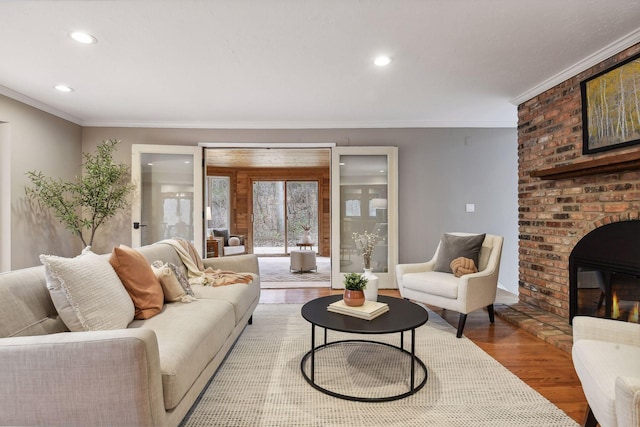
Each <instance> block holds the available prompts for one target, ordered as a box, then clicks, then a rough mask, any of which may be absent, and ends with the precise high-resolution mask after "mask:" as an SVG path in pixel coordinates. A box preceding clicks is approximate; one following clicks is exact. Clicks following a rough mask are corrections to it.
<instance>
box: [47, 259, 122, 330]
mask: <svg viewBox="0 0 640 427" xmlns="http://www.w3.org/2000/svg"><path fill="white" fill-rule="evenodd" d="M40 261H41V262H42V264H44V270H45V275H46V278H47V289H48V290H49V293H50V294H51V300H52V301H53V305H54V306H55V307H56V310H57V311H58V314H59V315H60V318H61V319H62V321H63V322H64V323H65V325H67V328H69V330H70V331H72V332H79V331H98V330H108V329H124V328H126V327H127V325H129V323H131V321H132V320H133V315H134V307H133V302H132V301H131V298H129V294H127V291H126V289H125V288H124V287H123V286H122V282H121V281H120V279H119V278H118V275H117V274H116V272H115V271H114V270H113V268H112V267H111V265H110V264H109V261H108V260H107V259H106V258H104V257H101V256H99V255H96V254H94V253H93V252H91V251H88V250H85V251H83V253H82V255H79V256H77V257H75V258H62V257H58V256H54V255H40Z"/></svg>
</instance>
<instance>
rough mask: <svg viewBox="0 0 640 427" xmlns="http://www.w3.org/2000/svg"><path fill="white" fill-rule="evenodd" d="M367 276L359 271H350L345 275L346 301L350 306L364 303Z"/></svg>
mask: <svg viewBox="0 0 640 427" xmlns="http://www.w3.org/2000/svg"><path fill="white" fill-rule="evenodd" d="M367 281H368V280H367V278H366V277H364V276H363V275H362V274H359V273H348V274H347V275H345V276H344V296H343V299H344V303H345V304H346V305H348V306H350V307H358V306H361V305H362V304H364V288H366V287H367Z"/></svg>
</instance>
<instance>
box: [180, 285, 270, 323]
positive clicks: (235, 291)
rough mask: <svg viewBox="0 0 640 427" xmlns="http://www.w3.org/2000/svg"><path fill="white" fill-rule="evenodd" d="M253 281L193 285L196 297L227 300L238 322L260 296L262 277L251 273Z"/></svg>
mask: <svg viewBox="0 0 640 427" xmlns="http://www.w3.org/2000/svg"><path fill="white" fill-rule="evenodd" d="M251 275H252V276H253V280H252V281H251V283H235V284H233V285H226V286H215V287H214V286H202V285H192V289H193V292H194V293H195V295H196V298H198V299H200V298H204V299H215V300H221V301H226V302H228V303H229V304H231V305H232V306H233V311H234V314H235V324H238V323H239V322H240V321H241V320H242V318H243V317H244V315H245V314H247V311H248V310H249V308H250V307H251V304H253V303H254V302H255V301H256V299H258V298H260V279H259V278H258V276H256V275H255V274H251Z"/></svg>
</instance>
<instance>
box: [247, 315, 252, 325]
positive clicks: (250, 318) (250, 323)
mask: <svg viewBox="0 0 640 427" xmlns="http://www.w3.org/2000/svg"><path fill="white" fill-rule="evenodd" d="M247 323H248V324H249V325H253V316H251V317H249V322H247Z"/></svg>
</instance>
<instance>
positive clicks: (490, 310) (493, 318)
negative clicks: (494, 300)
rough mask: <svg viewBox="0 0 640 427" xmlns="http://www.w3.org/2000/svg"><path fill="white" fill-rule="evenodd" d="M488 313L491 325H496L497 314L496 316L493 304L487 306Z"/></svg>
mask: <svg viewBox="0 0 640 427" xmlns="http://www.w3.org/2000/svg"><path fill="white" fill-rule="evenodd" d="M487 311H488V312H489V322H491V323H495V321H496V316H495V314H494V312H493V304H489V305H488V306H487Z"/></svg>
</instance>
